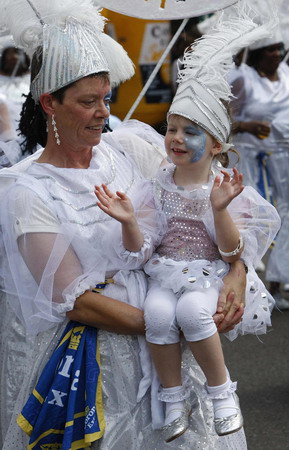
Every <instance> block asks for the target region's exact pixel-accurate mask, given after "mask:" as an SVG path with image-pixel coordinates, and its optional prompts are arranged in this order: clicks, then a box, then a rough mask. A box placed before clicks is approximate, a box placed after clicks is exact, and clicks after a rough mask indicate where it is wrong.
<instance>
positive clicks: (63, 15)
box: [0, 0, 134, 102]
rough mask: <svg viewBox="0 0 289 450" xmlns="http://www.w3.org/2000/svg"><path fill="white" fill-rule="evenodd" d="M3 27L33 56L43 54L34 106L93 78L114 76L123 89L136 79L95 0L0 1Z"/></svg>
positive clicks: (33, 89)
mask: <svg viewBox="0 0 289 450" xmlns="http://www.w3.org/2000/svg"><path fill="white" fill-rule="evenodd" d="M0 8H1V14H2V17H1V19H0V26H1V27H2V28H4V27H5V28H6V29H7V30H9V32H10V33H11V34H12V35H13V38H14V41H15V43H16V45H17V46H18V47H20V48H23V50H24V51H25V52H26V53H28V54H29V55H30V57H31V56H32V54H34V53H35V52H36V51H37V52H39V49H41V53H42V65H41V69H40V71H39V73H38V75H37V76H36V77H35V79H34V80H33V81H32V83H31V93H32V96H33V98H34V100H35V102H38V101H39V98H40V95H41V94H43V93H51V92H54V91H57V90H58V89H60V88H62V87H64V86H66V85H68V84H70V83H72V82H73V81H77V80H79V79H80V78H83V77H85V76H87V75H90V74H92V73H98V72H102V71H104V72H109V73H110V78H111V83H112V84H118V83H120V82H121V81H125V80H126V79H128V78H130V77H131V76H132V75H133V73H134V68H133V63H132V61H131V60H130V59H129V57H128V55H127V53H126V52H125V50H124V49H123V48H122V46H121V45H119V44H118V43H117V42H116V41H114V40H113V39H112V38H110V37H109V36H107V35H105V34H104V33H103V28H104V23H105V19H104V17H102V16H101V14H100V12H99V10H98V9H97V8H96V7H95V6H94V5H93V3H92V1H91V0H81V2H79V1H78V0H13V1H11V0H0Z"/></svg>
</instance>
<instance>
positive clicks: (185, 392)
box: [158, 379, 191, 403]
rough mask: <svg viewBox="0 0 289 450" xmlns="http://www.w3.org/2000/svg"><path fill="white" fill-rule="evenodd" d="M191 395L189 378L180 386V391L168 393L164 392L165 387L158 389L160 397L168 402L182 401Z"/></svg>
mask: <svg viewBox="0 0 289 450" xmlns="http://www.w3.org/2000/svg"><path fill="white" fill-rule="evenodd" d="M190 395H191V388H190V386H189V380H188V379H186V380H185V381H184V383H183V385H182V386H181V387H180V389H179V391H178V392H175V393H173V394H168V393H167V392H164V388H162V387H160V388H159V391H158V399H159V400H160V401H162V402H166V403H174V402H181V401H183V400H186V399H187V398H189V397H190Z"/></svg>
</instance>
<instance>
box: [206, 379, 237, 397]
mask: <svg viewBox="0 0 289 450" xmlns="http://www.w3.org/2000/svg"><path fill="white" fill-rule="evenodd" d="M236 390H237V382H236V381H234V382H233V381H231V383H230V384H229V385H228V386H226V387H225V388H224V390H223V392H220V393H219V394H209V392H208V390H207V383H205V385H204V388H203V390H202V397H203V398H204V399H206V400H208V399H209V400H220V399H223V398H228V397H229V396H230V395H231V394H233V392H235V391H236Z"/></svg>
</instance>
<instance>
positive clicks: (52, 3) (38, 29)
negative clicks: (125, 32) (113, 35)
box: [0, 0, 105, 53]
mask: <svg viewBox="0 0 289 450" xmlns="http://www.w3.org/2000/svg"><path fill="white" fill-rule="evenodd" d="M30 2H31V3H32V4H33V6H34V8H35V10H36V11H37V12H38V15H39V16H40V17H41V20H42V21H43V22H44V23H48V24H54V25H59V26H63V25H64V23H65V19H66V18H67V17H74V18H75V19H76V20H78V21H79V22H85V23H90V24H92V25H93V27H94V28H95V29H99V31H102V30H103V27H104V22H105V19H104V17H103V16H101V15H100V14H99V10H98V8H96V7H95V6H94V5H93V3H92V1H91V0H30ZM0 11H1V17H0V28H2V29H7V30H8V31H9V32H10V33H11V34H12V35H13V37H14V41H15V43H16V45H18V46H19V47H22V48H24V49H25V50H28V49H29V50H30V52H29V53H31V50H32V51H33V50H34V49H35V48H36V47H38V46H39V45H41V43H42V42H41V39H42V25H41V23H40V19H39V18H38V17H37V14H36V13H35V11H34V10H33V8H32V7H31V5H30V4H29V1H27V0H0Z"/></svg>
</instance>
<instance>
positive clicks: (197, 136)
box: [184, 126, 206, 163]
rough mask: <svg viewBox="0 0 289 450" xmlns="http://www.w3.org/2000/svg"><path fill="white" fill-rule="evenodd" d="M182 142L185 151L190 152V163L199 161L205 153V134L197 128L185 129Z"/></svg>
mask: <svg viewBox="0 0 289 450" xmlns="http://www.w3.org/2000/svg"><path fill="white" fill-rule="evenodd" d="M185 133H186V137H185V138H184V142H185V144H186V150H190V151H191V152H192V157H191V162H193V163H194V162H197V161H199V160H200V159H201V158H202V156H203V155H204V153H205V151H206V133H205V132H204V131H203V130H202V129H200V128H197V127H193V126H190V127H186V128H185Z"/></svg>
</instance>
